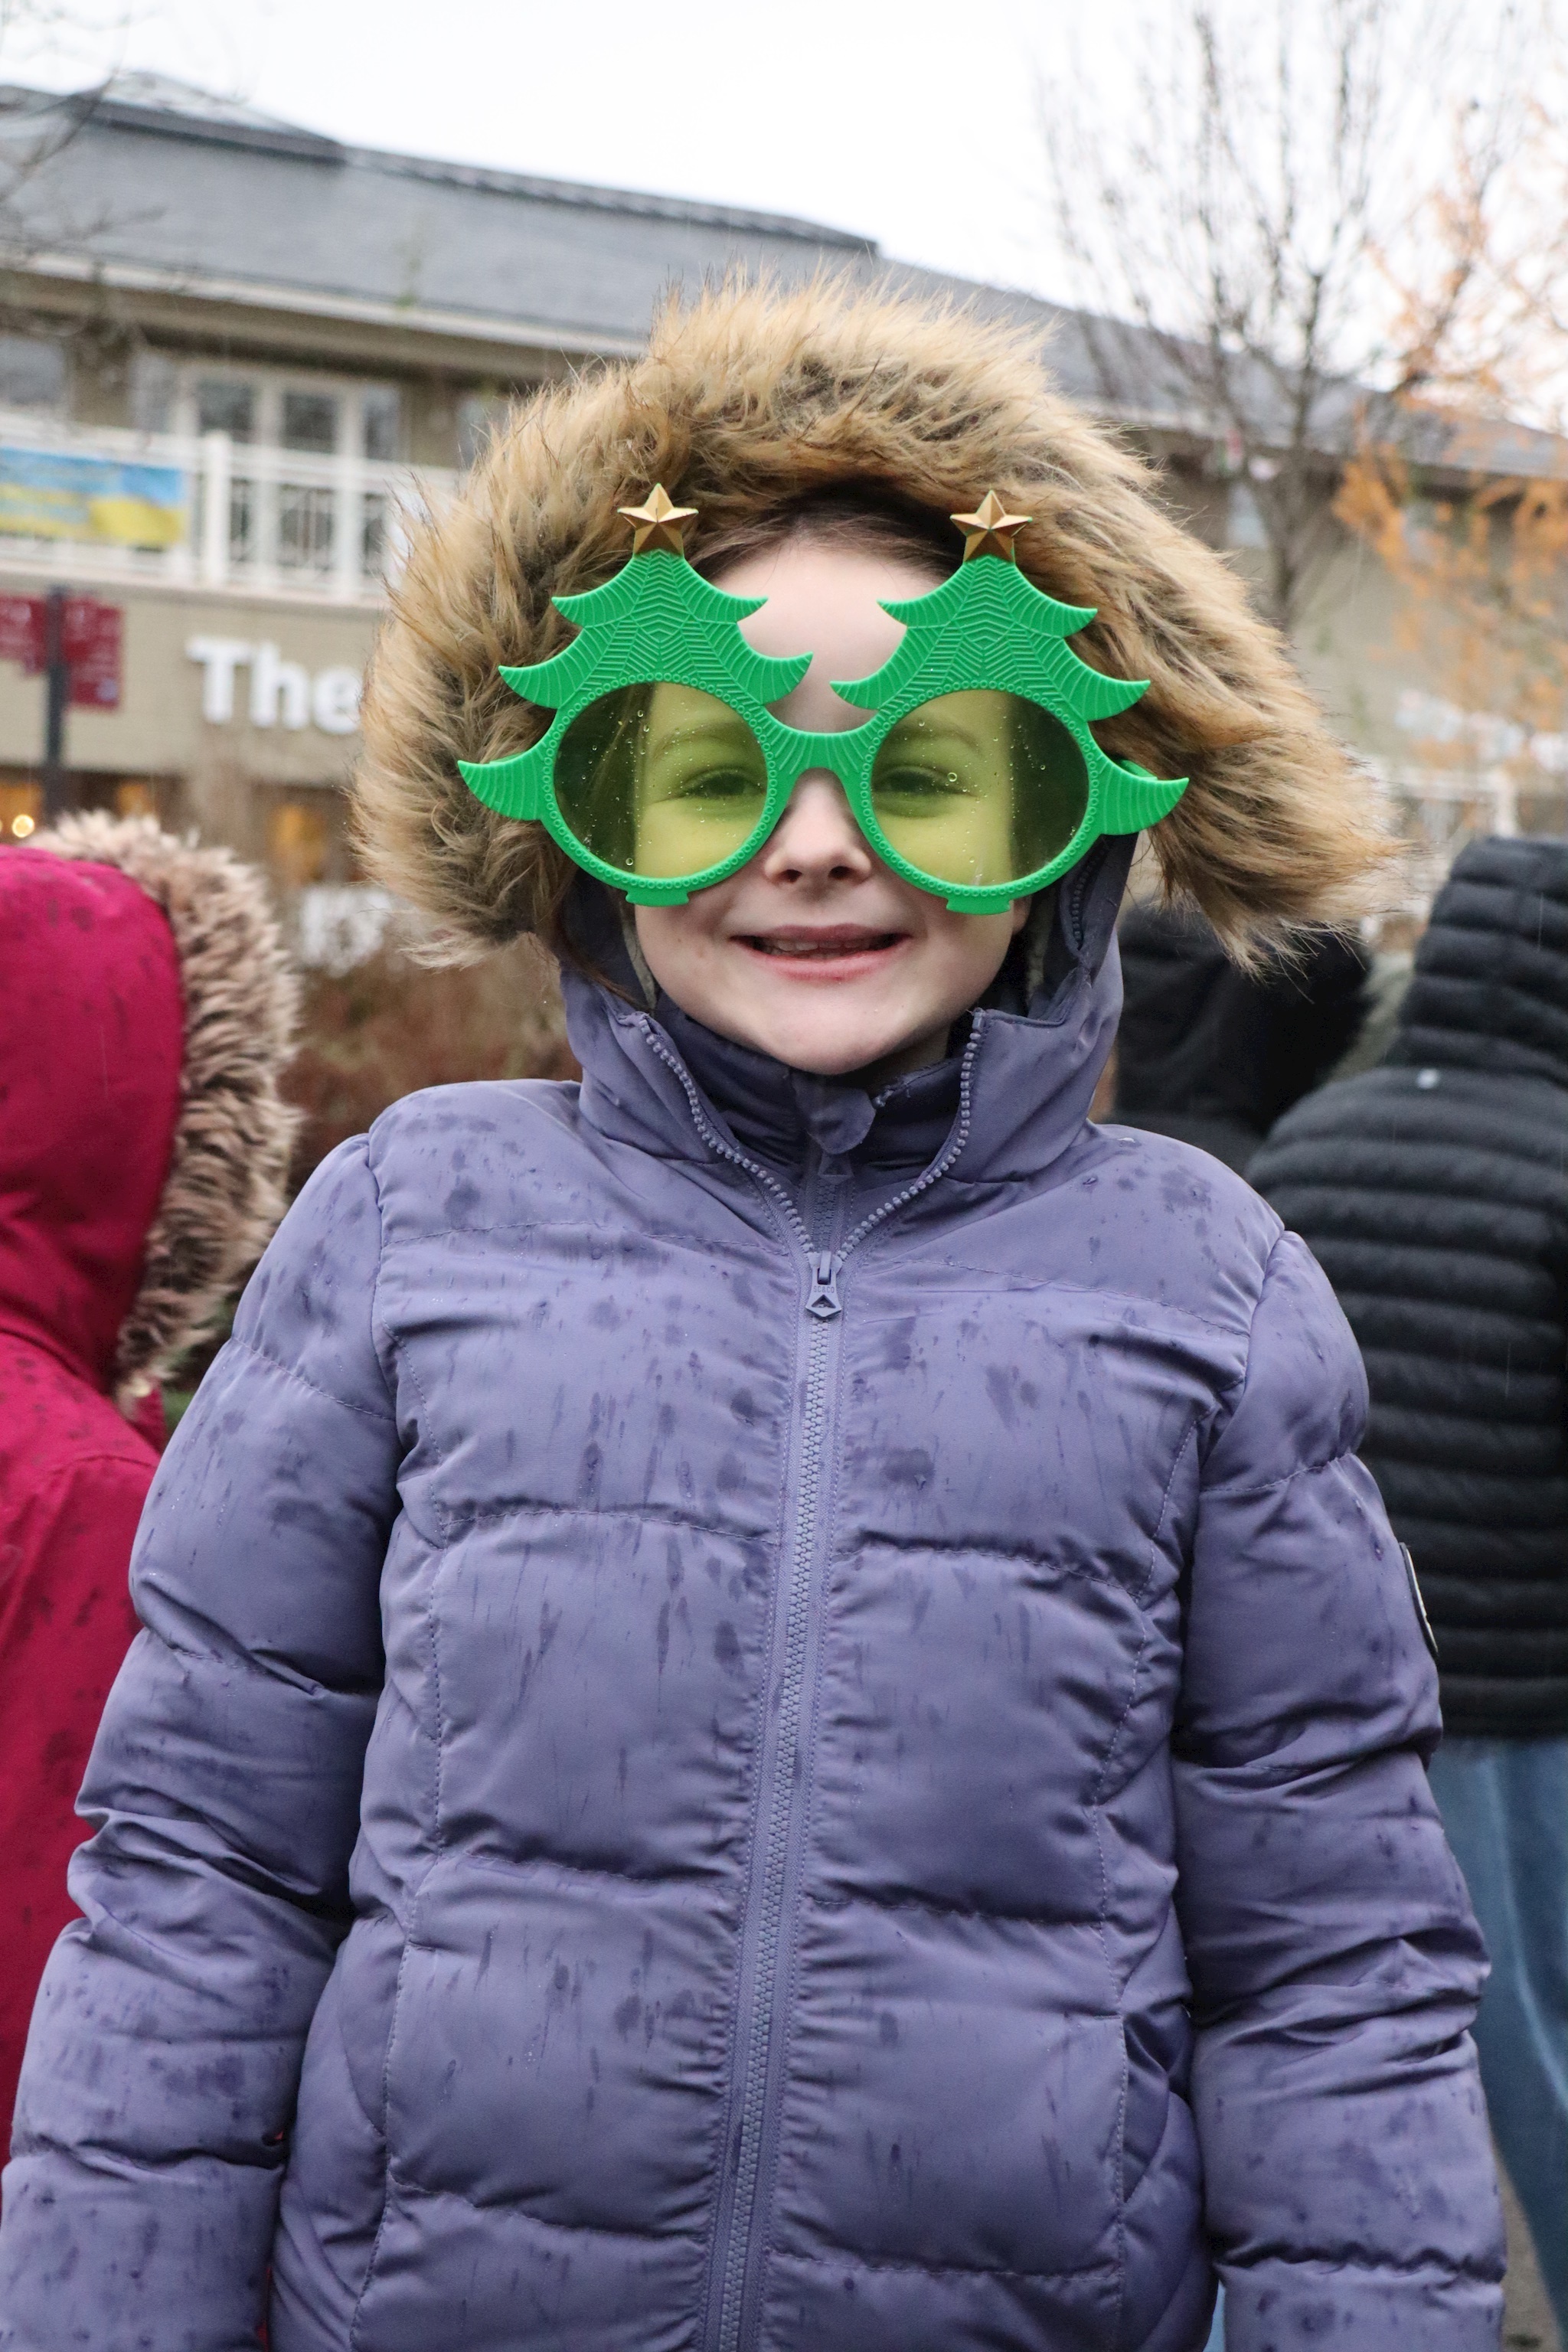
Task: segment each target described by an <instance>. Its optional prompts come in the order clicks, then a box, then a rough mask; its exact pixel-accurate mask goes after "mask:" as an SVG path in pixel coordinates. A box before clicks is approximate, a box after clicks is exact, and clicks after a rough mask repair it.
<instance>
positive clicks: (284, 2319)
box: [271, 1917, 403, 2352]
mask: <svg viewBox="0 0 1568 2352" xmlns="http://www.w3.org/2000/svg"><path fill="white" fill-rule="evenodd" d="M402 1949H403V1936H402V1932H401V1930H400V1929H399V1927H397V1925H396V1922H395V1921H394V1920H392V1919H389V1918H385V1917H382V1918H376V1919H368V1920H361V1921H358V1922H356V1924H355V1926H354V1927H353V1929H352V1930H351V1931H350V1934H349V1937H348V1938H347V1940H346V1941H345V1943H344V1944H343V1946H342V1949H341V1950H340V1952H339V1954H338V1957H337V1962H336V1965H335V1966H334V1968H333V1969H332V1973H331V1976H330V1977H329V1978H328V1979H327V1988H326V1990H325V1991H324V1992H323V1994H322V1995H321V2000H320V2002H319V2003H318V2005H317V2009H316V2014H315V2016H314V2018H313V2019H312V2020H311V2023H310V2037H309V2039H308V2041H307V2042H306V2045H305V2063H304V2066H303V2069H302V2072H301V2074H300V2098H299V2106H298V2110H297V2113H296V2116H295V2122H294V2130H293V2136H292V2140H291V2143H290V2147H289V2167H288V2170H287V2172H286V2174H285V2176H284V2182H283V2193H282V2199H281V2201H280V2205H279V2218H278V2236H277V2240H276V2242H275V2245H274V2249H273V2315H272V2328H271V2342H272V2345H273V2352H318V2347H320V2352H327V2347H331V2352H340V2347H342V2345H344V2344H345V2343H346V2342H347V2341H348V2339H349V2331H350V2328H351V2326H352V2325H353V2315H354V2311H355V2308H356V2306H357V2305H358V2303H359V2301H360V2298H361V2296H362V2294H363V2291H364V2287H365V2284H366V2281H367V2279H368V2276H369V2273H370V2267H371V2261H372V2257H373V2254H374V2248H375V2241H376V2232H377V2231H378V2229H379V2227H380V2222H381V2215H382V2209H383V2206H384V2201H385V2194H386V2141H385V2137H384V2133H383V2131H382V2129H381V2127H380V2124H379V2121H378V2116H379V2110H380V2107H381V2105H382V2084H383V2081H384V2076H385V2070H386V2052H387V2044H388V2041H389V2038H390V2035H391V2032H392V2023H393V2017H394V2013H395V2006H396V1990H397V1975H398V1966H399V1960H400V1956H401V1953H402Z"/></svg>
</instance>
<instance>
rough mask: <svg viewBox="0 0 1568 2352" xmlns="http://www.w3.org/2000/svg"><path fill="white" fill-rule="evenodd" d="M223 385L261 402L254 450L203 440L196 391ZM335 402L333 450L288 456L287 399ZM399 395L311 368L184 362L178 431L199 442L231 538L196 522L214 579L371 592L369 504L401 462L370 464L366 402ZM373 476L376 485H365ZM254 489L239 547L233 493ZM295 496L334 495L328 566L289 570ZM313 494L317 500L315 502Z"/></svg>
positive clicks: (388, 386)
mask: <svg viewBox="0 0 1568 2352" xmlns="http://www.w3.org/2000/svg"><path fill="white" fill-rule="evenodd" d="M215 382H223V383H243V384H247V385H248V386H249V387H250V388H251V389H252V391H253V392H254V393H255V394H256V430H255V432H254V434H253V436H252V437H251V438H250V439H249V440H248V441H237V440H235V439H234V438H233V436H230V435H228V434H212V433H207V434H199V433H198V427H199V417H198V413H197V405H196V395H197V386H198V384H201V383H215ZM289 392H302V393H314V394H323V393H324V394H331V396H332V397H333V398H335V399H336V401H337V404H338V428H337V441H336V446H335V447H334V449H333V450H332V451H331V454H330V455H328V454H327V453H325V452H317V451H307V450H296V449H288V448H285V446H284V445H283V437H282V435H283V400H284V395H285V394H286V393H289ZM372 392H374V393H384V392H392V393H395V394H396V395H397V397H398V400H399V403H400V404H401V402H402V401H403V398H404V394H403V390H402V387H401V386H400V385H399V384H398V383H395V382H394V381H392V380H390V379H387V378H382V377H371V376H347V375H329V374H326V373H318V372H317V371H315V370H313V369H302V368H301V369H293V368H279V367H269V366H266V365H259V366H247V365H245V364H244V363H243V362H238V361H234V360H210V361H208V360H195V359H194V360H185V361H183V362H180V364H179V368H178V373H177V376H176V379H175V387H174V430H175V432H176V434H178V435H179V436H181V438H183V439H185V440H188V441H191V442H193V443H195V442H197V441H198V438H199V442H200V445H201V446H202V447H203V449H204V451H205V464H204V466H203V468H202V475H203V478H204V481H205V486H206V487H207V488H208V489H210V490H211V491H215V492H216V498H217V506H216V512H217V514H220V515H221V513H222V512H223V509H224V508H225V507H228V508H229V513H230V520H229V526H228V529H227V530H224V529H223V528H222V525H221V524H220V523H218V522H216V520H215V519H213V518H208V517H206V516H204V517H203V518H202V519H201V520H200V521H199V522H198V526H197V532H198V541H199V544H200V546H201V549H202V553H203V568H204V570H205V572H206V574H207V576H208V578H209V579H212V578H215V577H221V578H223V579H225V580H232V581H234V582H236V583H238V582H240V581H242V580H254V581H255V582H256V583H257V585H258V587H259V586H262V585H266V584H272V583H282V584H285V585H289V584H293V583H300V584H301V585H309V584H310V583H312V582H313V583H319V584H320V585H321V587H323V588H326V589H329V590H330V592H331V593H332V594H333V595H334V596H336V597H340V598H344V599H349V598H353V597H355V596H359V595H362V594H363V592H364V584H365V574H364V572H363V550H364V541H365V520H366V516H365V499H366V497H367V495H368V496H371V497H374V496H376V495H377V494H378V493H380V491H381V489H382V480H381V478H382V477H383V476H384V474H385V472H386V470H387V468H388V467H389V466H393V465H397V464H399V463H400V462H401V460H400V458H393V459H372V458H367V457H366V456H365V450H364V409H365V395H366V394H367V393H372ZM367 473H368V474H369V475H370V476H372V477H373V478H372V479H368V480H367ZM238 484H247V485H248V486H249V530H248V533H247V542H246V543H244V544H243V545H242V543H241V541H240V538H239V535H238V533H237V531H236V530H235V529H234V517H235V515H236V514H237V504H232V505H231V503H230V502H231V500H233V498H234V489H233V486H235V485H238ZM290 490H298V491H300V492H302V493H305V494H307V499H308V502H309V503H310V504H311V505H317V506H319V505H321V503H323V501H322V500H321V495H320V494H321V493H322V492H323V491H325V492H329V493H330V494H331V500H330V514H331V530H330V544H329V545H328V546H327V548H326V550H325V557H324V561H321V562H284V561H283V560H282V559H283V536H282V532H281V530H280V528H279V513H280V509H281V506H282V501H283V499H284V498H285V497H286V496H287V494H288V493H289V491H290ZM311 494H313V495H311Z"/></svg>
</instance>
